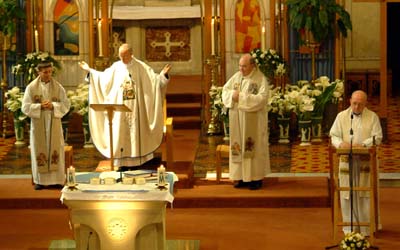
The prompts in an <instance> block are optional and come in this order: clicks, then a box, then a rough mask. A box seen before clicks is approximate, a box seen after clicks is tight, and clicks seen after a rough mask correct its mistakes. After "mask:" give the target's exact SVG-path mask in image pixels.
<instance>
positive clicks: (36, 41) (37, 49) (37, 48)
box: [35, 29, 39, 52]
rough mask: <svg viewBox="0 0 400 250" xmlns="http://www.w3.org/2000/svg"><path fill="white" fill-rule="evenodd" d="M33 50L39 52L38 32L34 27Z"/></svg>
mask: <svg viewBox="0 0 400 250" xmlns="http://www.w3.org/2000/svg"><path fill="white" fill-rule="evenodd" d="M35 51H36V52H39V33H38V31H37V30H36V29H35Z"/></svg>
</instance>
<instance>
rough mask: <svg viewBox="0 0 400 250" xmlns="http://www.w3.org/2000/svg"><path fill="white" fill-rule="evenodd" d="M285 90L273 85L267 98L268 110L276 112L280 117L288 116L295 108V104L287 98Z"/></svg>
mask: <svg viewBox="0 0 400 250" xmlns="http://www.w3.org/2000/svg"><path fill="white" fill-rule="evenodd" d="M287 90H288V89H284V90H281V87H279V86H278V87H275V88H274V89H272V90H271V92H270V93H271V96H270V98H269V99H268V111H270V112H272V113H276V114H278V116H279V117H281V118H290V116H291V113H292V112H294V111H295V110H296V106H295V105H294V103H292V102H291V100H290V99H289V95H288V91H287Z"/></svg>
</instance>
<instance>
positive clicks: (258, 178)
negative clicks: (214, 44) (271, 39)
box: [222, 54, 271, 190]
mask: <svg viewBox="0 0 400 250" xmlns="http://www.w3.org/2000/svg"><path fill="white" fill-rule="evenodd" d="M267 92H268V80H267V78H266V77H265V76H264V75H263V73H262V72H261V71H260V70H258V68H257V67H256V65H255V61H254V58H252V57H251V55H250V54H245V55H243V56H242V57H241V58H240V61H239V72H237V73H235V74H234V75H233V76H232V77H231V78H230V79H229V80H228V82H227V83H226V84H225V85H224V87H223V90H222V101H223V103H224V105H225V107H227V108H229V135H230V153H229V177H230V179H232V180H234V181H235V187H236V188H240V187H249V188H250V189H253V190H254V189H259V188H261V186H262V182H263V179H264V177H265V176H266V175H267V174H268V173H270V171H271V169H270V162H269V144H268V111H267V96H268V93H267Z"/></svg>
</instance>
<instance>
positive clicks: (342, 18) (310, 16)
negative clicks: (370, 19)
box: [286, 0, 352, 43]
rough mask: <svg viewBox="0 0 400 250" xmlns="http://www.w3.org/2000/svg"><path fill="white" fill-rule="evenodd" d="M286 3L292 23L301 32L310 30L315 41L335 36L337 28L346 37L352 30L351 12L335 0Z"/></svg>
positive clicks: (294, 0)
mask: <svg viewBox="0 0 400 250" xmlns="http://www.w3.org/2000/svg"><path fill="white" fill-rule="evenodd" d="M286 4H287V6H288V13H289V23H290V25H291V26H292V27H293V28H294V29H295V30H297V31H298V32H300V33H304V32H306V31H310V32H311V34H312V35H313V37H314V40H315V42H318V43H320V42H323V41H324V40H326V39H327V38H329V37H334V34H335V32H336V28H337V29H338V30H339V32H340V33H341V34H342V35H343V36H344V37H347V30H352V23H351V19H350V14H349V13H348V12H347V11H346V10H345V9H344V8H343V6H341V5H339V4H337V3H336V2H335V0H287V1H286ZM302 42H303V43H304V42H305V41H302Z"/></svg>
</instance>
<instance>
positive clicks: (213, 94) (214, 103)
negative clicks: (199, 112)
mask: <svg viewBox="0 0 400 250" xmlns="http://www.w3.org/2000/svg"><path fill="white" fill-rule="evenodd" d="M222 89H223V87H217V86H215V85H212V86H211V88H210V91H209V95H210V103H211V112H217V114H219V115H220V116H221V118H222V119H223V120H224V121H227V119H229V109H228V108H226V107H225V106H224V103H223V102H222Z"/></svg>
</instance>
